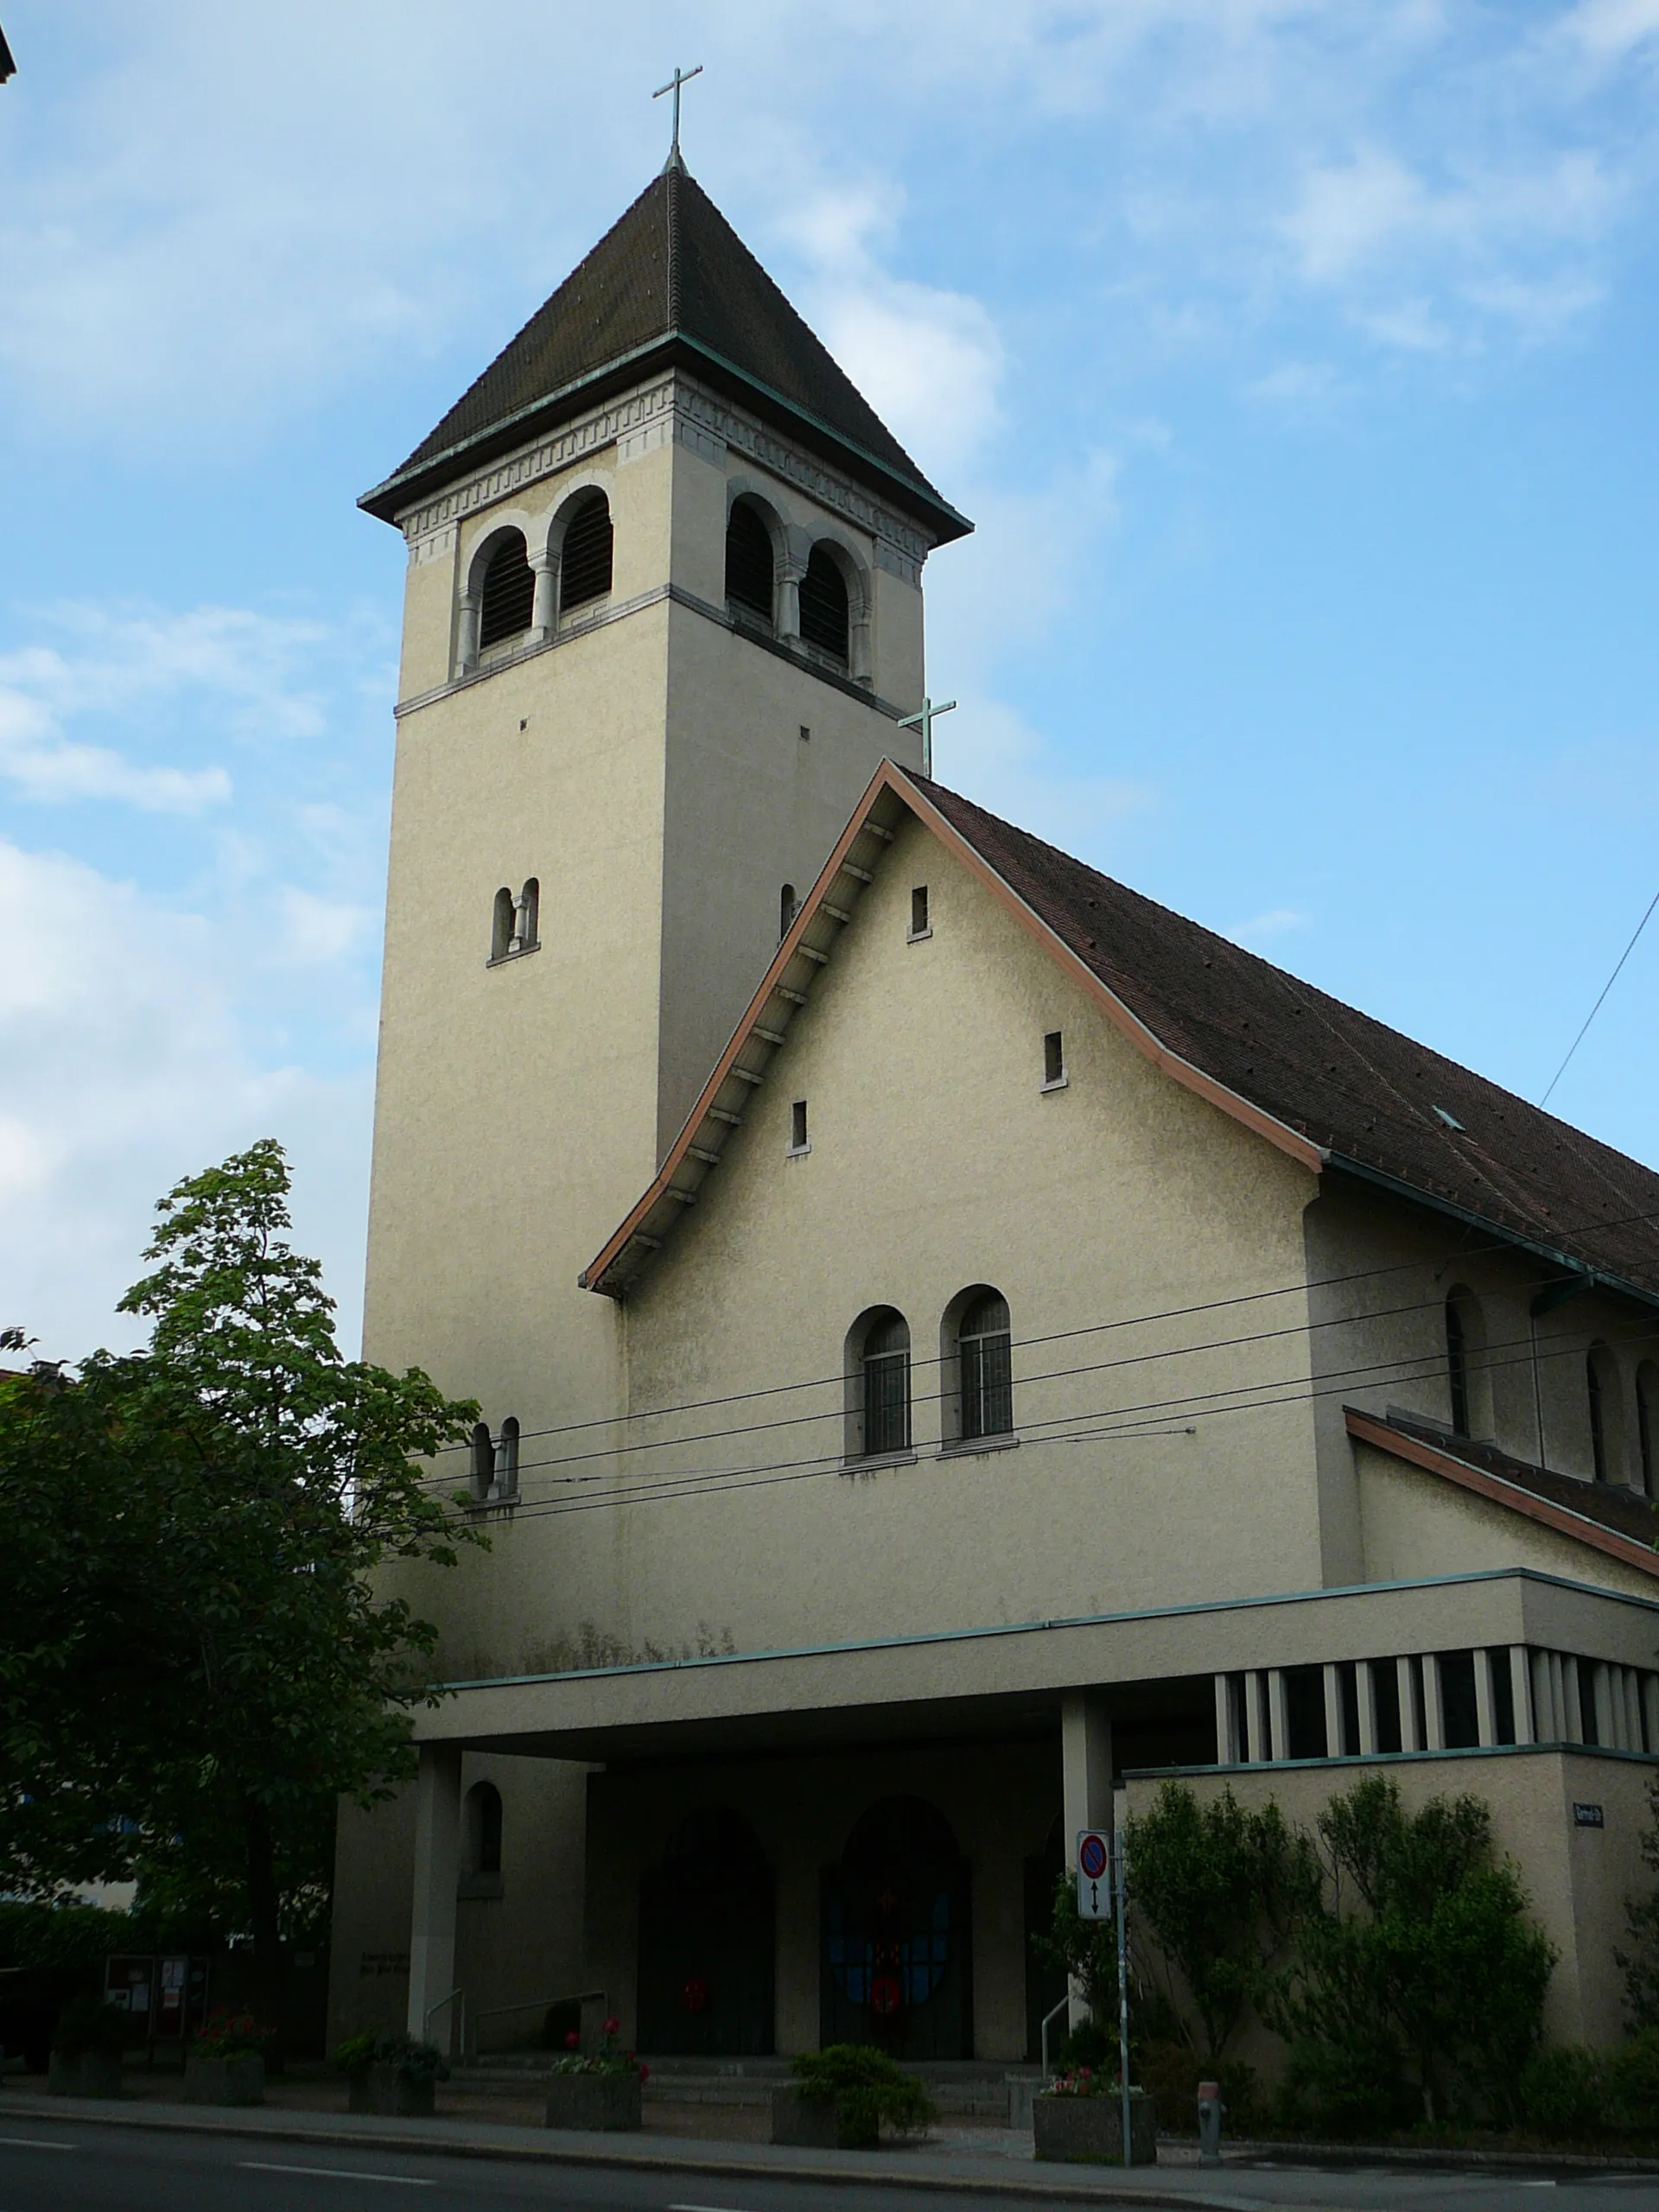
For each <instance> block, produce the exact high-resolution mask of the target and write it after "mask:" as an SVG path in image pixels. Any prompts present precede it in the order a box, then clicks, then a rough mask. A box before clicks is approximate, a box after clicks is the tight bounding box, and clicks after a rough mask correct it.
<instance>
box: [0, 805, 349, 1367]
mask: <svg viewBox="0 0 1659 2212" xmlns="http://www.w3.org/2000/svg"><path fill="white" fill-rule="evenodd" d="M0 942H3V944H5V947H6V958H5V959H4V961H3V962H0V1250H3V1251H4V1253H5V1254H6V1281H5V1298H6V1300H7V1312H6V1313H5V1315H4V1319H5V1321H6V1322H13V1321H16V1322H21V1323H22V1324H24V1325H26V1326H27V1327H28V1328H29V1331H30V1332H31V1333H32V1334H34V1335H35V1336H36V1337H38V1338H40V1339H41V1354H42V1356H45V1357H74V1356H76V1355H78V1354H79V1353H82V1352H84V1351H87V1350H89V1349H90V1348H91V1344H92V1341H93V1340H94V1339H97V1338H101V1339H102V1340H103V1341H105V1342H111V1343H115V1342H125V1343H130V1342H133V1341H135V1340H136V1333H135V1331H134V1328H133V1325H132V1324H131V1323H130V1321H128V1320H125V1319H118V1318H117V1317H116V1316H115V1315H114V1312H113V1308H114V1303H115V1300H116V1299H117V1298H118V1296H119V1295H120V1294H121V1292H122V1291H123V1290H124V1288H125V1287H126V1286H127V1285H128V1283H130V1281H133V1280H134V1279H135V1278H136V1277H137V1274H138V1273H139V1272H140V1268H139V1253H140V1251H141V1249H142V1248H143V1244H144V1243H145V1241H146V1239H147V1237H148V1235H149V1220H150V1210H151V1208H152V1206H153V1204H154V1202H155V1200H156V1198H158V1197H159V1196H160V1195H161V1194H162V1192H164V1191H165V1190H167V1189H168V1188H169V1187H170V1185H172V1184H173V1183H174V1182H175V1181H176V1180H177V1179H178V1178H179V1177H180V1176H181V1175H185V1174H189V1173H194V1172H195V1171H196V1170H197V1169H199V1168H200V1167H202V1166H207V1164H209V1163H210V1162H211V1161H213V1160H217V1159H220V1158H223V1157H224V1156H225V1155H226V1154H228V1153H229V1152H231V1151H232V1150H234V1149H236V1148H238V1147H241V1146H244V1145H245V1144H247V1143H249V1142H251V1141H252V1140H253V1139H254V1138H256V1137H258V1136H262V1135H277V1136H279V1137H281V1138H282V1139H283V1141H285V1142H286V1143H288V1144H289V1147H290V1150H291V1152H292V1154H293V1156H294V1158H295V1160H296V1179H297V1183H298V1188H297V1190H296V1222H297V1224H298V1229H299V1232H300V1236H301V1240H302V1243H304V1244H305V1245H307V1246H308V1249H315V1250H316V1251H317V1252H318V1253H319V1255H320V1256H321V1257H322V1259H323V1261H324V1263H325V1267H326V1268H327V1274H328V1276H329V1279H330V1282H331V1287H333V1288H334V1291H335V1294H336V1295H340V1296H342V1298H343V1302H344V1305H345V1307H346V1312H345V1313H344V1315H343V1317H342V1318H343V1326H342V1336H343V1338H345V1340H346V1342H347V1343H348V1344H351V1343H353V1342H354V1338H355V1330H356V1325H357V1323H356V1313H357V1300H358V1298H359V1294H360V1293H359V1282H360V1272H361V1259H360V1255H359V1251H358V1249H357V1247H358V1244H359V1241H360V1238H359V1225H360V1221H361V1216H362V1211H363V1205H364V1187H365V1176H366V1160H367V1135H368V1103H369V1081H368V1077H367V1074H366V1071H364V1072H362V1073H360V1074H355V1075H351V1076H347V1077H343V1078H341V1079H339V1080H335V1081H330V1080H327V1079H324V1078H321V1077H318V1076H316V1075H315V1074H312V1073H309V1072H308V1071H305V1070H303V1069H302V1068H300V1067H297V1066H294V1065H270V1064H269V1063H268V1062H267V1061H266V1060H265V1059H264V1057H263V1056H262V1055H261V1054H260V1053H259V1052H257V1050H256V1049H255V1048H254V1046H253V1045H252V1043H251V1039H250V1034H249V1030H248V1023H247V1015H248V1012H249V1007H248V1004H247V1001H246V997H245V993H246V982H245V977H244V976H243V975H242V973H241V970H240V965H239V951H240V948H239V946H238V944H237V943H236V942H234V941H233V940H232V939H231V938H229V937H228V936H227V935H226V933H225V932H223V931H219V930H216V929H215V928H214V927H213V926H212V925H211V924H210V923H209V921H208V920H207V918H206V917H204V916H202V915H200V914H195V913H188V912H185V913H181V912H175V911H173V910H171V909H169V908H168V906H165V905H163V904H162V902H160V901H158V900H156V899H149V898H147V897H145V896H144V895H143V893H140V892H138V891H137V890H136V889H135V888H134V887H132V886H131V885H130V884H124V883H120V882H117V881H115V880H111V878H109V877H108V876H106V875H105V874H101V873H100V872H99V871H98V870H97V869H94V868H89V867H87V866H86V865H85V864H84V863H82V862H80V861H74V860H70V859H67V858H65V857H63V856H62V855H55V854H31V853H25V852H22V851H20V850H19V849H17V848H16V846H15V845H11V844H9V843H5V842H0Z"/></svg>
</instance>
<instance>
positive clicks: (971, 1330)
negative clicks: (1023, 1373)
mask: <svg viewBox="0 0 1659 2212" xmlns="http://www.w3.org/2000/svg"><path fill="white" fill-rule="evenodd" d="M957 1381H958V1388H959V1389H960V1390H961V1393H962V1435H963V1440H964V1442H968V1441H971V1440H973V1439H974V1438H975V1437H978V1436H1007V1435H1008V1434H1010V1433H1011V1432H1012V1430H1013V1428H1014V1338H1013V1334H1012V1330H1011V1325H1010V1323H1009V1319H1008V1302H1007V1299H1005V1298H1004V1297H1003V1295H1002V1294H1001V1291H997V1290H987V1291H982V1292H981V1293H980V1294H979V1295H978V1296H977V1297H976V1299H975V1300H974V1301H973V1303H972V1304H971V1305H970V1306H969V1307H968V1309H967V1311H966V1312H965V1313H963V1317H962V1319H961V1320H960V1321H959V1322H958V1323H957Z"/></svg>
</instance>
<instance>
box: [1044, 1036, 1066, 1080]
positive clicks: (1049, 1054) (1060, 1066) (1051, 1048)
mask: <svg viewBox="0 0 1659 2212" xmlns="http://www.w3.org/2000/svg"><path fill="white" fill-rule="evenodd" d="M1063 1084H1065V1031H1064V1030H1061V1029H1051V1030H1050V1031H1049V1032H1048V1034H1047V1035H1046V1037H1045V1038H1044V1039H1043V1089H1044V1090H1059V1089H1060V1088H1061V1086H1062V1085H1063Z"/></svg>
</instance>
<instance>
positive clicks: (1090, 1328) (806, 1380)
mask: <svg viewBox="0 0 1659 2212" xmlns="http://www.w3.org/2000/svg"><path fill="white" fill-rule="evenodd" d="M1654 1221H1659V1210H1650V1211H1643V1212H1641V1213H1629V1214H1614V1215H1608V1216H1602V1217H1596V1218H1594V1219H1592V1220H1588V1221H1582V1222H1578V1223H1569V1224H1567V1225H1566V1226H1564V1227H1563V1228H1561V1229H1560V1230H1557V1232H1556V1234H1557V1235H1558V1236H1560V1237H1562V1238H1567V1237H1573V1236H1584V1235H1586V1234H1588V1233H1591V1232H1592V1231H1595V1230H1609V1229H1628V1228H1632V1227H1635V1226H1637V1225H1638V1224H1642V1223H1647V1222H1654ZM1466 1235H1467V1231H1466V1230H1465V1236H1466ZM1514 1249H1515V1240H1514V1238H1513V1237H1510V1236H1495V1237H1492V1238H1490V1239H1489V1240H1488V1241H1487V1242H1486V1243H1483V1244H1468V1243H1463V1242H1461V1241H1459V1242H1457V1243H1452V1245H1451V1246H1450V1247H1449V1248H1448V1249H1446V1251H1445V1252H1444V1253H1443V1254H1442V1255H1441V1256H1440V1260H1439V1261H1438V1262H1435V1261H1433V1260H1425V1259H1414V1260H1391V1261H1389V1262H1386V1263H1384V1264H1383V1265H1381V1266H1378V1267H1374V1268H1354V1269H1353V1270H1351V1272H1350V1273H1348V1274H1340V1275H1323V1276H1319V1277H1317V1278H1315V1279H1314V1280H1313V1281H1308V1280H1307V1279H1306V1277H1304V1278H1302V1279H1301V1280H1300V1281H1294V1282H1287V1283H1278V1284H1274V1285H1273V1286H1272V1287H1269V1288H1267V1289H1264V1290H1246V1291H1238V1292H1235V1293H1234V1294H1232V1295H1231V1296H1230V1297H1226V1298H1211V1299H1204V1300H1198V1301H1197V1302H1196V1303H1194V1304H1192V1305H1189V1306H1165V1307H1162V1308H1160V1309H1154V1310H1153V1311H1150V1312H1147V1313H1125V1314H1119V1315H1116V1316H1115V1317H1114V1318H1113V1319H1110V1320H1106V1321H1089V1322H1084V1323H1082V1324H1080V1325H1078V1326H1077V1327H1076V1328H1074V1329H1056V1330H1052V1331H1050V1332H1046V1334H1044V1335H1041V1336H1033V1337H1016V1338H1014V1344H1013V1348H1014V1350H1016V1351H1018V1350H1020V1349H1026V1350H1029V1349H1031V1348H1032V1347H1033V1346H1036V1345H1039V1344H1064V1343H1066V1342H1068V1341H1070V1340H1071V1339H1072V1338H1077V1337H1087V1336H1098V1335H1101V1334H1103V1333H1105V1332H1108V1331H1110V1330H1115V1329H1134V1328H1141V1327H1147V1326H1150V1325H1152V1324H1153V1323H1154V1322H1158V1321H1181V1320H1188V1319H1192V1317H1193V1316H1195V1315H1197V1314H1200V1313H1220V1312H1224V1311H1225V1310H1226V1309H1227V1308H1229V1307H1231V1306H1253V1305H1260V1304H1262V1303H1264V1302H1265V1301H1266V1300H1268V1299H1273V1298H1290V1297H1295V1296H1297V1295H1299V1294H1300V1295H1306V1296H1310V1297H1311V1296H1313V1294H1315V1293H1316V1292H1319V1291H1325V1290H1339V1289H1343V1288H1344V1287H1347V1286H1348V1285H1349V1284H1351V1283H1357V1282H1370V1281H1378V1280H1380V1279H1381V1278H1382V1277H1383V1276H1384V1275H1392V1274H1409V1273H1411V1272H1413V1271H1414V1270H1416V1269H1419V1268H1425V1267H1433V1266H1436V1265H1438V1266H1439V1267H1440V1268H1446V1267H1449V1266H1450V1265H1451V1264H1452V1262H1453V1261H1461V1260H1471V1259H1478V1258H1480V1257H1481V1256H1482V1255H1484V1254H1486V1253H1491V1252H1506V1251H1513V1250H1514ZM1402 1310H1405V1309H1402ZM1339 1318H1340V1319H1342V1320H1358V1319H1366V1318H1368V1317H1366V1316H1365V1315H1363V1314H1348V1315H1344V1316H1341V1317H1339ZM1315 1325H1317V1326H1325V1325H1327V1324H1325V1323H1319V1324H1315ZM944 1357H945V1355H943V1354H942V1355H940V1356H939V1357H931V1358H926V1359H917V1358H912V1363H911V1366H912V1373H913V1372H915V1371H916V1370H918V1369H923V1370H925V1369H927V1368H930V1367H937V1366H939V1365H940V1364H941V1363H943V1359H944ZM845 1379H846V1377H845V1375H844V1372H842V1371H837V1372H836V1373H835V1374H833V1375H813V1376H803V1377H800V1378H798V1379H797V1380H794V1381H791V1382H787V1383H761V1384H760V1385H758V1386H757V1387H756V1388H755V1389H753V1390H734V1391H730V1392H727V1393H724V1394H721V1395H718V1396H715V1397H712V1398H688V1399H684V1400H682V1401H681V1402H679V1403H678V1404H677V1405H669V1406H642V1407H638V1408H626V1409H624V1410H622V1411H620V1412H617V1413H614V1414H595V1415H594V1416H592V1417H590V1418H588V1419H587V1420H583V1421H556V1422H552V1423H550V1424H549V1426H548V1427H544V1428H526V1429H521V1430H520V1432H519V1436H520V1440H521V1441H523V1442H526V1443H528V1442H530V1441H531V1440H534V1439H536V1438H537V1437H546V1436H571V1435H575V1434H577V1433H580V1432H581V1431H582V1430H584V1429H593V1428H615V1427H617V1426H618V1425H619V1424H620V1423H626V1422H629V1421H666V1420H668V1419H670V1418H671V1416H672V1415H674V1414H686V1413H713V1412H715V1411H716V1410H717V1409H718V1408H721V1406H737V1405H749V1404H753V1402H755V1401H756V1400H758V1399H760V1398H775V1397H782V1396H785V1395H788V1394H790V1393H791V1392H793V1391H797V1390H822V1389H829V1388H830V1387H831V1386H833V1385H835V1384H837V1383H842V1382H844V1381H845ZM470 1448H471V1447H470V1445H469V1444H468V1442H467V1440H461V1442H459V1443H455V1444H445V1445H442V1446H439V1449H438V1451H437V1452H434V1453H433V1454H432V1455H431V1456H432V1457H433V1458H435V1459H436V1458H439V1457H441V1456H442V1454H443V1453H444V1452H465V1451H467V1450H469V1449H470Z"/></svg>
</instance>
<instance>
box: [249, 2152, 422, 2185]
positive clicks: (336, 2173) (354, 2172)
mask: <svg viewBox="0 0 1659 2212" xmlns="http://www.w3.org/2000/svg"><path fill="white" fill-rule="evenodd" d="M236 2163H237V2164H238V2166H245V2167H246V2168H247V2169H248V2171H250V2172H251V2173H256V2174H309V2175H311V2176H312V2177H313V2178H314V2179H315V2180H317V2181H389V2182H392V2183H396V2184H397V2187H398V2188H400V2189H435V2188H436V2187H437V2183H436V2182H435V2181H428V2180H426V2179H425V2178H424V2177H423V2176H422V2175H420V2174H372V2173H367V2172H365V2171H364V2169H363V2168H362V2167H361V2166H279V2165H278V2164H277V2162H276V2161H275V2159H272V2158H238V2160H237V2162H236Z"/></svg>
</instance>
